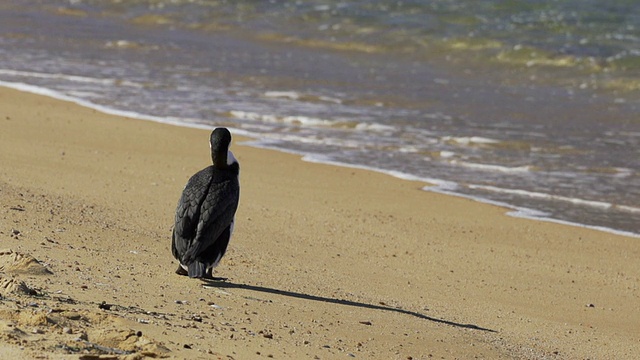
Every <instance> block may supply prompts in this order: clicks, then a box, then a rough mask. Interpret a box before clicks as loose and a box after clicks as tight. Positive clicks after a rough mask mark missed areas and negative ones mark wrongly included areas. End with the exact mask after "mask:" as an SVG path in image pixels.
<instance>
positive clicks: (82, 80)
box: [0, 69, 142, 87]
mask: <svg viewBox="0 0 640 360" xmlns="http://www.w3.org/2000/svg"><path fill="white" fill-rule="evenodd" d="M0 75H8V76H21V77H28V78H39V79H56V80H67V81H72V82H78V83H90V84H100V85H109V86H114V85H120V86H130V87H142V85H140V84H137V83H135V82H132V81H129V80H120V79H103V78H93V77H88V76H78V75H68V74H49V73H43V72H34V71H19V70H8V69H0Z"/></svg>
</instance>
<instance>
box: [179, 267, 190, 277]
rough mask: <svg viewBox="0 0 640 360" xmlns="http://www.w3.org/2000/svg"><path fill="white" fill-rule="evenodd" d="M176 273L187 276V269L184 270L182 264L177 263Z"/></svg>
mask: <svg viewBox="0 0 640 360" xmlns="http://www.w3.org/2000/svg"><path fill="white" fill-rule="evenodd" d="M176 274H178V275H183V276H187V275H189V272H188V271H187V270H185V269H184V268H183V267H182V265H180V264H178V269H177V270H176Z"/></svg>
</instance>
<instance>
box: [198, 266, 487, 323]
mask: <svg viewBox="0 0 640 360" xmlns="http://www.w3.org/2000/svg"><path fill="white" fill-rule="evenodd" d="M203 283H204V285H205V286H208V287H215V288H221V289H244V290H250V291H256V292H263V293H268V294H275V295H281V296H288V297H293V298H297V299H304V300H312V301H321V302H325V303H329V304H338V305H344V306H354V307H359V308H363V309H373V310H381V311H391V312H396V313H400V314H405V315H410V316H414V317H417V318H419V319H424V320H428V321H433V322H435V323H440V324H445V325H449V326H454V327H459V328H465V329H471V330H480V331H487V332H497V331H496V330H492V329H488V328H484V327H481V326H478V325H474V324H461V323H457V322H454V321H449V320H444V319H438V318H435V317H432V316H427V315H425V314H421V313H419V312H415V311H410V310H405V309H400V308H395V307H390V306H385V305H374V304H367V303H362V302H357V301H351V300H344V299H335V298H330V297H324V296H317V295H309V294H303V293H297V292H293V291H287V290H279V289H273V288H269V287H264V286H257V285H248V284H236V283H233V282H230V281H228V279H227V278H212V279H206V280H205V279H203Z"/></svg>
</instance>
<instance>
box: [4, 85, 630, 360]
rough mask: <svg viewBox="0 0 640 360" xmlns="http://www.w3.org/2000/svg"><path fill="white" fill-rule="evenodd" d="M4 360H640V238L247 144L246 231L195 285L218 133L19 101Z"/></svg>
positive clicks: (10, 151) (7, 180) (7, 136)
mask: <svg viewBox="0 0 640 360" xmlns="http://www.w3.org/2000/svg"><path fill="white" fill-rule="evenodd" d="M0 104H2V105H1V106H0V124H1V126H0V129H1V130H0V164H1V169H2V171H1V172H0V239H1V241H2V246H0V249H2V251H0V285H1V286H0V296H1V297H0V358H2V359H11V358H16V359H18V358H20V359H143V358H158V357H166V358H176V359H259V358H274V359H349V358H356V359H432V358H433V359H473V358H481V359H635V358H637V356H638V354H640V289H639V286H640V275H639V274H640V262H639V261H638V258H639V257H640V239H637V238H631V237H624V236H619V235H613V234H610V233H605V232H600V231H594V230H589V229H583V228H578V227H573V226H567V225H561V224H555V223H549V222H541V221H532V220H526V219H518V218H514V217H510V216H507V215H505V213H506V212H507V209H504V208H500V207H496V206H491V205H487V204H480V203H477V202H474V201H471V200H467V199H462V198H456V197H451V196H445V195H440V194H435V193H430V192H425V191H422V190H421V188H422V187H423V186H425V184H423V183H418V182H411V181H403V180H400V179H397V178H393V177H390V176H387V175H384V174H379V173H374V172H368V171H363V170H356V169H349V168H340V167H334V166H328V165H321V164H313V163H308V162H304V161H302V160H301V159H300V158H299V157H298V156H295V155H291V154H285V153H281V152H276V151H270V150H264V149H257V148H253V147H250V146H247V145H243V143H245V142H247V141H249V140H250V139H245V138H241V137H239V136H235V137H234V144H233V147H232V150H233V152H234V154H235V155H236V157H237V158H238V160H239V161H240V166H241V170H240V171H241V202H240V208H239V210H238V214H237V217H236V228H235V229H236V230H235V233H234V237H233V239H232V240H231V244H230V248H229V251H228V253H227V256H226V257H225V258H224V259H223V260H222V262H221V265H220V266H219V267H218V269H217V272H216V276H219V277H222V278H226V280H225V281H222V280H220V281H201V280H193V279H188V278H185V277H181V276H178V275H176V274H175V273H174V270H175V268H176V266H177V263H176V261H175V260H174V259H173V257H172V256H171V252H170V234H171V228H172V226H173V224H172V222H173V216H174V210H175V205H176V202H177V200H178V198H179V196H180V192H181V190H182V188H183V186H184V184H185V183H186V181H187V180H188V178H189V177H190V176H191V175H192V174H193V173H195V172H196V171H198V170H200V169H201V168H204V167H205V166H208V165H209V163H210V156H209V147H208V139H209V130H201V129H189V128H181V127H176V126H171V125H166V124H159V123H153V122H148V121H141V120H132V119H125V118H119V117H116V116H111V115H105V114H102V113H99V112H97V111H95V110H92V109H88V108H83V107H80V106H78V105H75V104H72V103H68V102H64V101H60V100H55V99H50V98H47V97H43V96H38V95H32V94H28V93H23V92H19V91H15V90H11V89H5V88H2V89H0Z"/></svg>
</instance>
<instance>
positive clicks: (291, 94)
mask: <svg viewBox="0 0 640 360" xmlns="http://www.w3.org/2000/svg"><path fill="white" fill-rule="evenodd" d="M264 96H266V97H270V98H285V99H291V100H298V99H300V94H298V93H297V92H296V91H267V92H265V93H264Z"/></svg>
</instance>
